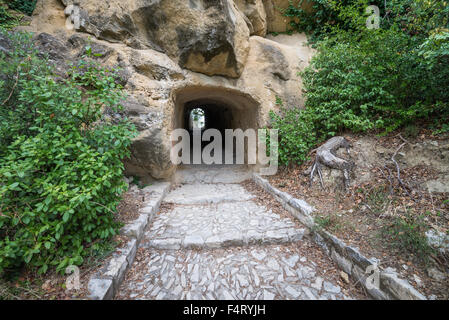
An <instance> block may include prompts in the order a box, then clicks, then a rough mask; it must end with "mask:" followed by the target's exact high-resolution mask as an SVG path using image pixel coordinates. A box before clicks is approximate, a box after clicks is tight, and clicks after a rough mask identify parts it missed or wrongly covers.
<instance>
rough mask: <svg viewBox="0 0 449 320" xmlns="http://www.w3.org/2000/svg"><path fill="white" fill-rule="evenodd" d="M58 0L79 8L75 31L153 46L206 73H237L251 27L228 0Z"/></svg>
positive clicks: (114, 40) (245, 54) (242, 60)
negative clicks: (78, 25) (77, 25)
mask: <svg viewBox="0 0 449 320" xmlns="http://www.w3.org/2000/svg"><path fill="white" fill-rule="evenodd" d="M44 1H52V0H44ZM62 2H63V3H64V5H66V6H69V5H75V6H77V7H78V8H79V15H80V28H79V30H80V31H82V32H87V33H90V34H92V35H95V37H96V38H97V39H102V40H107V41H109V42H121V43H124V44H126V45H128V46H130V47H133V48H136V49H148V48H150V49H154V50H158V51H161V52H164V53H166V54H167V55H168V56H169V57H171V58H172V59H174V60H175V61H177V62H178V63H179V65H180V66H181V67H182V68H185V69H189V70H192V71H195V72H200V73H204V74H207V75H210V76H212V75H221V76H227V77H232V78H238V77H239V76H240V74H241V72H242V70H243V67H244V65H245V61H246V57H247V54H248V49H249V34H250V32H249V29H248V26H247V24H246V23H245V17H244V15H243V14H242V13H241V12H240V11H239V10H238V8H237V7H236V5H235V4H234V2H233V0H190V1H185V0H135V1H122V0H110V1H107V2H106V1H100V2H98V1H93V0H76V1H74V0H62Z"/></svg>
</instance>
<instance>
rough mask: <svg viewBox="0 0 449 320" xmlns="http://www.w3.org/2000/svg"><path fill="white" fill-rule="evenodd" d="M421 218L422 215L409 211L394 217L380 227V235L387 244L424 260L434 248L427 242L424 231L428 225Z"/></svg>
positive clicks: (422, 217)
mask: <svg viewBox="0 0 449 320" xmlns="http://www.w3.org/2000/svg"><path fill="white" fill-rule="evenodd" d="M423 219H424V216H423V215H418V216H415V215H413V214H412V213H410V212H409V213H408V214H407V215H405V216H401V217H395V218H393V221H392V223H391V224H390V225H387V226H384V227H382V229H381V237H382V238H383V239H384V241H386V243H387V244H388V245H389V246H391V247H393V248H396V249H399V250H400V251H403V252H408V253H412V254H414V255H416V257H417V258H418V259H420V260H422V261H424V262H426V261H427V260H428V257H429V255H430V254H431V253H433V251H434V249H432V247H431V246H430V245H429V243H428V242H427V237H426V235H425V231H426V230H427V229H428V227H427V225H426V224H425V223H424V221H423Z"/></svg>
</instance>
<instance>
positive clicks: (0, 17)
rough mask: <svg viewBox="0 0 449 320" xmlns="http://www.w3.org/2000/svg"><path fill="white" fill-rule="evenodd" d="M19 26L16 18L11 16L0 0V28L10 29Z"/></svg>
mask: <svg viewBox="0 0 449 320" xmlns="http://www.w3.org/2000/svg"><path fill="white" fill-rule="evenodd" d="M18 24H19V19H18V17H17V16H14V15H12V14H11V13H10V12H9V10H8V7H7V6H6V5H5V4H4V3H3V2H2V1H1V0H0V27H3V28H4V29H11V28H13V27H16V26H17V25H18Z"/></svg>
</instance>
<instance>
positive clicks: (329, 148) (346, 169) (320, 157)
mask: <svg viewBox="0 0 449 320" xmlns="http://www.w3.org/2000/svg"><path fill="white" fill-rule="evenodd" d="M350 147H351V144H350V143H349V141H348V140H346V139H345V138H344V137H333V138H331V139H329V140H328V141H327V142H326V143H325V144H323V145H322V146H321V147H319V148H318V149H316V156H315V161H314V163H313V165H312V166H311V167H310V168H309V169H308V170H307V171H306V174H307V175H309V172H310V185H312V183H313V178H314V176H315V173H318V177H319V178H320V184H321V187H322V188H324V182H323V174H322V172H321V166H322V165H324V166H326V167H329V168H332V169H338V170H341V171H343V181H344V186H345V189H347V188H348V187H349V182H350V174H351V171H352V169H353V168H354V163H353V162H352V161H350V160H346V159H342V158H339V157H337V156H336V155H335V153H336V151H337V150H338V149H340V148H345V149H346V152H347V153H348V154H349V148H350Z"/></svg>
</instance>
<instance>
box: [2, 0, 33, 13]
mask: <svg viewBox="0 0 449 320" xmlns="http://www.w3.org/2000/svg"><path fill="white" fill-rule="evenodd" d="M36 2H37V0H9V1H8V6H9V7H10V8H11V9H13V10H17V11H20V12H23V13H25V14H26V15H29V16H31V14H32V13H33V11H34V8H35V7H36Z"/></svg>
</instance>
